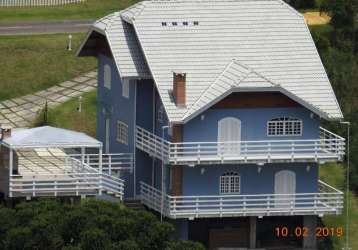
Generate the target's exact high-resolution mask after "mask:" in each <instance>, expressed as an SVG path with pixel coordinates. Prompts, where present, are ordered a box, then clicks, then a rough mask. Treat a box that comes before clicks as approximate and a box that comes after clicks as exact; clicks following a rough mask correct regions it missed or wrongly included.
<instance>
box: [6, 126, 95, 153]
mask: <svg viewBox="0 0 358 250" xmlns="http://www.w3.org/2000/svg"><path fill="white" fill-rule="evenodd" d="M2 143H3V144H4V145H5V146H7V147H11V148H45V147H51V148H54V147H55V148H75V147H102V143H101V142H100V141H98V140H96V139H94V138H92V137H90V136H88V135H86V134H84V133H81V132H76V131H71V130H67V129H63V128H54V127H49V126H44V127H37V128H30V129H15V130H13V131H12V133H11V137H9V138H6V139H4V140H3V141H2Z"/></svg>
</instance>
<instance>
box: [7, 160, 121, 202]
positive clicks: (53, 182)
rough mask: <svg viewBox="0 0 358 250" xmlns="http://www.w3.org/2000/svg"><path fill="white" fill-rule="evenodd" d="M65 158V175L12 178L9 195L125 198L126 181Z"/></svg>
mask: <svg viewBox="0 0 358 250" xmlns="http://www.w3.org/2000/svg"><path fill="white" fill-rule="evenodd" d="M64 159H65V164H64V166H63V168H62V170H63V172H62V173H54V174H51V173H49V174H48V173H46V174H44V173H40V174H37V173H34V174H30V175H20V174H17V175H14V174H12V175H10V181H9V182H10V183H9V196H10V197H14V196H17V197H21V196H48V195H51V196H52V195H54V196H66V195H76V196H79V195H96V194H101V192H102V190H105V191H107V192H111V193H113V194H114V195H115V196H117V197H119V198H120V199H122V197H123V193H124V181H123V180H122V179H120V178H117V177H115V176H111V175H109V174H107V173H104V172H102V173H101V172H99V171H98V170H97V169H95V168H93V167H91V166H89V165H87V164H86V163H84V162H82V161H80V160H79V159H76V158H74V157H64Z"/></svg>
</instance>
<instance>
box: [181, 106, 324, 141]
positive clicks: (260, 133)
mask: <svg viewBox="0 0 358 250" xmlns="http://www.w3.org/2000/svg"><path fill="white" fill-rule="evenodd" d="M310 114H311V112H310V111H309V110H307V109H305V108H301V107H295V108H257V109H255V108H250V109H209V110H206V111H205V112H203V113H202V114H201V115H199V116H197V117H195V118H194V119H192V120H190V121H189V122H187V123H186V124H185V125H184V135H183V137H184V141H186V142H190V141H201V142H208V141H217V137H218V122H219V121H220V120H221V119H223V118H225V117H235V118H238V119H240V120H241V140H243V141H250V140H284V139H316V138H319V124H320V121H319V118H318V117H317V116H316V115H315V116H314V118H311V117H310ZM283 116H286V117H287V116H289V117H294V118H298V119H301V120H302V121H303V134H302V136H292V137H288V136H267V121H269V120H271V119H273V118H278V117H283ZM202 118H203V119H202Z"/></svg>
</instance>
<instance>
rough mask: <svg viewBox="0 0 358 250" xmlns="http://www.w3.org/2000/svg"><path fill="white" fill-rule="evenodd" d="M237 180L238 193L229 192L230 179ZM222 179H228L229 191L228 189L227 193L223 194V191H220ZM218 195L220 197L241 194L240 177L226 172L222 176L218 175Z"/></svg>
mask: <svg viewBox="0 0 358 250" xmlns="http://www.w3.org/2000/svg"><path fill="white" fill-rule="evenodd" d="M233 177H235V178H238V182H239V183H238V189H239V191H238V192H232V191H231V188H230V186H231V185H230V184H231V178H233ZM223 178H229V184H228V185H229V189H228V192H223V190H222V189H221V182H222V179H223ZM219 193H220V194H221V195H231V194H240V193H241V176H240V175H239V174H238V173H237V172H228V173H224V174H222V175H220V177H219Z"/></svg>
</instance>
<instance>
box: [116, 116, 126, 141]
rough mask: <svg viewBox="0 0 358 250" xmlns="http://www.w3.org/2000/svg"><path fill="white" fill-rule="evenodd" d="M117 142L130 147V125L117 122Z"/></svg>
mask: <svg viewBox="0 0 358 250" xmlns="http://www.w3.org/2000/svg"><path fill="white" fill-rule="evenodd" d="M117 141H118V142H119V143H122V144H125V145H128V125H127V124H125V123H124V122H122V121H117Z"/></svg>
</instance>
